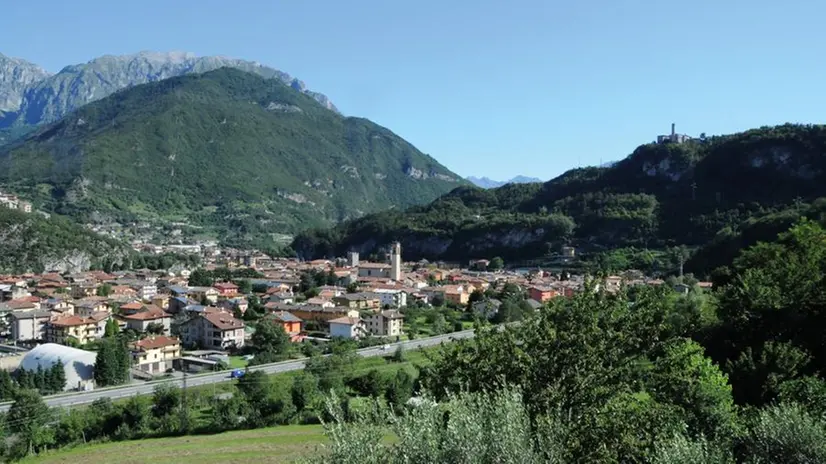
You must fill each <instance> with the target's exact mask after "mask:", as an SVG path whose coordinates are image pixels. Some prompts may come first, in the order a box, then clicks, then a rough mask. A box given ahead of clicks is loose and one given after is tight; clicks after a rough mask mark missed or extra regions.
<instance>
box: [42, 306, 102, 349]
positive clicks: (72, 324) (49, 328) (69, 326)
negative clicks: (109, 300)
mask: <svg viewBox="0 0 826 464" xmlns="http://www.w3.org/2000/svg"><path fill="white" fill-rule="evenodd" d="M108 319H109V314H108V313H100V314H99V315H98V317H81V316H75V315H70V316H63V317H58V318H55V319H52V320H50V321H49V322H48V324H46V334H45V340H46V341H47V342H49V343H58V344H61V345H68V344H69V343H70V342H69V340H70V339H72V340H74V342H75V343H78V344H80V345H85V344H87V343H89V342H91V341H92V340H97V339H98V338H101V337H103V335H104V333H105V330H106V321H107V320H108Z"/></svg>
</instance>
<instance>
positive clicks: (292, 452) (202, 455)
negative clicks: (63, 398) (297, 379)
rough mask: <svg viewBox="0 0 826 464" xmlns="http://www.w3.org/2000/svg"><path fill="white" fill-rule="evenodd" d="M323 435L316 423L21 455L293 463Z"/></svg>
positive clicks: (87, 462)
mask: <svg viewBox="0 0 826 464" xmlns="http://www.w3.org/2000/svg"><path fill="white" fill-rule="evenodd" d="M325 441H326V438H325V436H324V430H323V428H322V427H321V426H320V425H287V426H278V427H271V428H265V429H257V430H243V431H236V432H226V433H221V434H217V435H189V436H183V437H172V438H153V439H147V440H135V441H122V442H112V443H103V444H99V445H91V446H80V447H77V448H74V449H69V450H65V451H58V452H55V453H54V454H45V455H41V456H38V457H36V458H29V459H24V460H23V461H21V462H24V463H32V464H34V463H48V464H58V463H76V462H82V463H84V464H108V463H113V462H117V463H123V464H141V463H157V462H175V463H198V464H211V463H264V462H273V463H281V462H293V461H295V460H296V459H300V458H302V457H305V456H308V455H309V454H312V453H314V452H315V451H316V450H317V449H318V447H319V445H320V444H322V443H324V442H325Z"/></svg>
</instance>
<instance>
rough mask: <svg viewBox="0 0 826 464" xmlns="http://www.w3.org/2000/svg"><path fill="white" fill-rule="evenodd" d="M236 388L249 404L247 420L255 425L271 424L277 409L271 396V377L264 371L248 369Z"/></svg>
mask: <svg viewBox="0 0 826 464" xmlns="http://www.w3.org/2000/svg"><path fill="white" fill-rule="evenodd" d="M236 388H238V391H239V392H240V393H241V396H242V397H243V398H244V402H245V403H246V405H247V408H246V411H247V414H246V417H247V420H246V422H247V423H248V424H250V425H251V426H253V427H263V426H265V425H270V424H271V421H272V419H273V414H275V413H276V412H277V411H276V410H275V402H274V401H273V399H272V398H271V396H270V388H271V383H270V379H269V377H268V376H267V375H266V374H265V373H264V372H263V371H247V372H246V374H244V376H243V377H241V378H239V379H238V382H237V384H236Z"/></svg>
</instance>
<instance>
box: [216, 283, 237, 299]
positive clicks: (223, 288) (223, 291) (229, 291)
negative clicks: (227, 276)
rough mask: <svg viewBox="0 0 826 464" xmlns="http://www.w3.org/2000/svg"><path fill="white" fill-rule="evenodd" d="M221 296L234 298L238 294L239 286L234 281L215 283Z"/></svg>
mask: <svg viewBox="0 0 826 464" xmlns="http://www.w3.org/2000/svg"><path fill="white" fill-rule="evenodd" d="M213 287H214V288H215V290H218V296H219V297H221V298H233V297H235V296H236V295H238V286H237V285H235V284H234V283H232V282H219V283H217V284H215V285H213Z"/></svg>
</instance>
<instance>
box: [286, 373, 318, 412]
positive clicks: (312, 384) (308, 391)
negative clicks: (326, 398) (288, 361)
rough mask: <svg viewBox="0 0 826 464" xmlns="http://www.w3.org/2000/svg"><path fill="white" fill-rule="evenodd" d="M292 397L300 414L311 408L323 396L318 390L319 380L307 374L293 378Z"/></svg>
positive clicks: (300, 374)
mask: <svg viewBox="0 0 826 464" xmlns="http://www.w3.org/2000/svg"><path fill="white" fill-rule="evenodd" d="M290 395H291V398H292V402H293V405H295V408H296V410H297V411H298V412H301V411H303V410H304V409H306V408H308V407H311V406H312V405H313V404H314V403H315V402H316V400H317V399H318V398H319V397H320V395H321V392H320V391H319V389H318V378H316V376H314V375H313V374H310V373H307V372H301V373H299V374H298V375H296V376H295V377H293V384H292V388H291V389H290Z"/></svg>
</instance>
